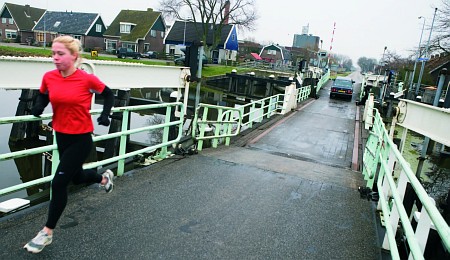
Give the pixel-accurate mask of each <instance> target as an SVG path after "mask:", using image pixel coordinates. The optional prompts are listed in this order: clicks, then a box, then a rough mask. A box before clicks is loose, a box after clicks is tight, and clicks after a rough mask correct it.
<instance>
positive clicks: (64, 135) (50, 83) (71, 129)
mask: <svg viewBox="0 0 450 260" xmlns="http://www.w3.org/2000/svg"><path fill="white" fill-rule="evenodd" d="M80 49H81V44H80V41H79V40H77V39H74V38H72V37H71V36H60V37H57V38H55V39H54V40H53V44H52V57H53V63H54V64H55V65H56V69H55V70H52V71H49V72H47V73H45V75H44V77H43V79H42V84H41V87H40V89H39V92H40V93H39V95H38V97H37V100H36V102H35V105H34V106H33V108H32V111H31V113H32V114H33V115H34V116H37V117H39V116H40V115H41V114H42V112H43V111H44V108H45V107H46V106H47V105H48V103H49V102H50V103H51V105H52V109H53V118H52V127H53V129H54V130H55V135H56V143H57V146H58V152H59V155H60V162H59V165H58V168H57V169H56V173H55V175H54V177H53V180H52V183H51V191H52V192H51V194H52V196H51V200H50V206H49V210H48V217H47V222H46V224H45V226H44V228H43V229H42V230H41V231H39V233H38V234H37V236H36V237H35V238H33V239H32V240H31V241H30V242H28V243H27V244H26V245H25V246H24V248H25V249H26V250H28V251H29V252H32V253H39V252H41V251H42V249H44V247H45V246H46V245H49V244H50V243H51V242H52V238H53V230H54V229H55V227H56V223H57V222H58V220H59V218H60V217H61V214H62V213H63V211H64V208H65V207H66V204H67V193H68V191H67V187H68V186H69V183H70V182H71V181H72V182H73V183H74V184H81V183H100V185H102V186H103V187H104V188H105V190H106V192H111V191H112V190H113V182H112V181H113V177H114V174H113V173H112V172H111V171H110V170H107V171H106V172H104V173H103V174H102V175H100V174H98V173H97V172H96V170H93V169H89V170H83V168H82V166H83V163H84V162H85V160H86V159H87V157H88V155H89V153H90V151H91V149H92V146H93V142H92V136H91V135H92V132H93V131H94V126H93V123H92V119H91V115H90V114H89V110H90V108H91V102H92V96H93V93H97V94H100V95H102V96H103V98H104V105H103V112H102V113H101V115H100V117H99V118H98V119H97V121H98V123H99V124H100V125H104V126H108V125H109V123H110V121H109V114H110V112H111V108H112V106H113V103H114V94H113V93H112V91H111V89H109V88H108V87H107V86H106V85H105V84H104V83H103V82H101V81H100V80H99V79H98V78H97V77H96V76H94V75H92V74H88V73H86V72H85V71H83V70H81V69H78V65H79V64H80V63H81V62H80V61H81V56H80Z"/></svg>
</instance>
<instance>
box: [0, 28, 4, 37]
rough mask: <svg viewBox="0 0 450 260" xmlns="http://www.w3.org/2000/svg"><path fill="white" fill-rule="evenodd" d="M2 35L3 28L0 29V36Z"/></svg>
mask: <svg viewBox="0 0 450 260" xmlns="http://www.w3.org/2000/svg"><path fill="white" fill-rule="evenodd" d="M2 35H3V30H2V29H0V37H2Z"/></svg>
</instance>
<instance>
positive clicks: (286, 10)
mask: <svg viewBox="0 0 450 260" xmlns="http://www.w3.org/2000/svg"><path fill="white" fill-rule="evenodd" d="M441 1H442V0H421V1H412V0H377V1H374V0H371V1H369V0H322V1H320V0H316V1H312V0H309V1H301V0H255V6H256V8H257V10H258V14H259V17H260V18H259V20H258V22H257V28H256V30H255V31H253V32H248V31H240V34H239V36H238V37H239V38H240V39H244V38H252V39H255V40H256V41H257V42H260V43H262V44H270V43H278V44H280V45H283V46H291V45H292V41H293V37H294V34H301V33H302V27H303V26H307V25H308V24H309V33H310V34H313V35H316V36H319V37H320V38H321V39H322V40H323V49H326V50H329V49H330V44H331V37H332V33H333V25H334V23H336V29H335V31H334V39H333V46H332V47H333V48H332V51H333V52H334V53H337V54H341V55H346V56H348V57H350V58H351V59H352V60H353V63H354V64H356V62H357V59H358V58H359V57H362V56H365V57H368V58H375V59H377V60H378V59H381V56H382V54H383V49H384V46H387V48H388V50H390V51H394V52H396V53H397V54H399V55H401V56H404V57H406V56H407V55H409V54H410V53H411V50H413V49H414V48H417V46H418V44H419V39H420V34H421V32H422V24H423V19H420V20H419V19H418V17H419V16H424V17H425V18H426V25H425V27H426V29H425V31H424V33H423V39H422V43H426V41H427V40H428V34H429V31H428V30H427V27H430V26H431V22H432V18H433V13H434V7H438V8H439V6H441ZM444 1H450V0H444ZM4 2H5V1H2V2H1V3H2V6H3V3H4ZM7 2H10V3H15V4H20V5H25V4H30V5H31V6H33V7H38V8H43V9H48V10H50V11H66V10H67V11H73V12H89V13H99V14H100V15H101V17H102V18H103V20H104V22H105V23H106V25H109V24H110V23H111V22H112V20H113V19H114V17H115V16H117V14H118V13H119V12H120V10H122V9H130V10H146V9H147V8H153V9H154V10H158V7H159V0H126V1H114V0H76V1H74V0H8V1H7ZM231 2H233V0H231Z"/></svg>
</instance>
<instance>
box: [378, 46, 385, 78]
mask: <svg viewBox="0 0 450 260" xmlns="http://www.w3.org/2000/svg"><path fill="white" fill-rule="evenodd" d="M386 49H387V46H384V50H383V56H382V57H381V62H382V63H381V62H380V69H379V73H378V74H381V68H382V67H384V54H385V53H386ZM381 64H383V66H381Z"/></svg>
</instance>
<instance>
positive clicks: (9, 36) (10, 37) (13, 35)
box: [5, 29, 17, 39]
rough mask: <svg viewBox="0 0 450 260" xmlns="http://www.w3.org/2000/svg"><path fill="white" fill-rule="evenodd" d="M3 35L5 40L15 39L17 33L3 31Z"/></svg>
mask: <svg viewBox="0 0 450 260" xmlns="http://www.w3.org/2000/svg"><path fill="white" fill-rule="evenodd" d="M5 34H6V38H7V39H15V38H17V31H14V30H8V29H5Z"/></svg>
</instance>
